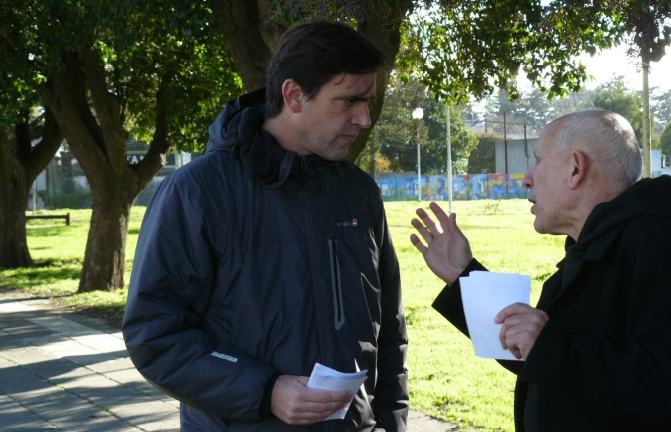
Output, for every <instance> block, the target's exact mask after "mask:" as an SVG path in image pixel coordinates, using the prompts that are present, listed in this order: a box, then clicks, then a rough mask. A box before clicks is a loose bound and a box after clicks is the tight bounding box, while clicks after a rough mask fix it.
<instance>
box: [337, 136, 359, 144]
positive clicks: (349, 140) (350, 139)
mask: <svg viewBox="0 0 671 432" xmlns="http://www.w3.org/2000/svg"><path fill="white" fill-rule="evenodd" d="M356 136H357V134H347V135H340V137H341V138H342V139H344V140H345V141H347V142H349V143H353V142H354V140H355V139H356Z"/></svg>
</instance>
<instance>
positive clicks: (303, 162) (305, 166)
mask: <svg viewBox="0 0 671 432" xmlns="http://www.w3.org/2000/svg"><path fill="white" fill-rule="evenodd" d="M301 171H303V172H308V162H307V161H306V160H305V158H304V157H301Z"/></svg>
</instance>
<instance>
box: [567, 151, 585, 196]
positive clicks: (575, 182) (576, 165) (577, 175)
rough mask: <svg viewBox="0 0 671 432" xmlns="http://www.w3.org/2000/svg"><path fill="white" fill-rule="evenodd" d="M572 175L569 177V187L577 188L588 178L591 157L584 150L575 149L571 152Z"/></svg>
mask: <svg viewBox="0 0 671 432" xmlns="http://www.w3.org/2000/svg"><path fill="white" fill-rule="evenodd" d="M570 162H571V175H570V177H569V187H570V188H571V189H577V188H578V187H579V186H580V185H581V184H582V183H583V182H584V181H585V179H587V171H588V169H589V159H588V158H587V155H586V154H585V153H584V152H581V151H574V152H573V153H572V154H571V161H570Z"/></svg>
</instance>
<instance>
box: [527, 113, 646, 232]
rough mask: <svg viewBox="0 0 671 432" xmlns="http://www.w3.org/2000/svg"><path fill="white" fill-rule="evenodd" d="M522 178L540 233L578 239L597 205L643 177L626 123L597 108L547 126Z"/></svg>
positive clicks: (636, 151)
mask: <svg viewBox="0 0 671 432" xmlns="http://www.w3.org/2000/svg"><path fill="white" fill-rule="evenodd" d="M534 157H535V159H536V163H535V164H534V165H533V166H532V167H530V168H529V171H528V172H527V174H526V175H525V177H524V186H525V187H526V188H527V189H529V201H531V202H532V203H533V204H534V205H533V206H532V207H531V212H532V213H533V214H535V215H536V219H535V221H534V228H536V231H538V232H539V233H544V234H567V235H569V236H571V237H572V238H573V239H577V238H578V236H579V234H580V231H581V230H582V227H583V225H584V223H585V221H586V220H587V217H589V215H590V213H591V212H592V210H593V209H594V207H595V206H596V205H598V204H599V203H602V202H606V201H610V200H611V199H613V198H615V197H616V196H617V195H619V194H620V193H622V192H623V191H624V190H625V189H627V188H628V187H629V186H631V185H632V184H633V183H635V182H636V181H637V180H638V179H639V178H640V176H641V165H642V161H641V153H640V151H639V149H638V143H637V142H636V138H635V136H634V131H633V130H632V128H631V125H630V124H629V122H627V121H626V120H625V119H624V118H623V117H622V116H620V115H618V114H615V113H612V112H608V111H601V110H590V111H580V112H577V113H573V114H569V115H566V116H564V117H561V118H559V119H557V120H555V121H553V122H552V123H550V124H548V125H547V126H546V127H545V128H543V131H542V132H541V136H540V138H539V139H538V142H537V143H536V146H535V148H534Z"/></svg>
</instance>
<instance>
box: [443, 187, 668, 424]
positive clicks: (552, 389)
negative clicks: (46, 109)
mask: <svg viewBox="0 0 671 432" xmlns="http://www.w3.org/2000/svg"><path fill="white" fill-rule="evenodd" d="M482 269H483V267H482V266H481V265H480V264H479V263H478V262H477V261H475V260H474V261H473V262H472V263H471V265H470V266H469V268H468V269H466V271H465V272H464V275H466V274H468V273H469V272H470V271H472V270H482ZM433 306H434V308H435V309H436V310H437V311H438V312H440V313H441V314H442V315H443V316H445V317H446V318H447V319H448V320H450V321H451V322H452V323H453V324H454V325H455V326H456V327H458V328H459V329H460V330H461V331H462V332H464V333H465V334H466V335H468V329H467V327H466V322H465V319H464V314H463V308H462V304H461V293H460V286H459V283H458V281H457V282H456V283H454V284H453V285H452V286H451V287H446V288H445V290H443V292H441V294H440V295H439V296H438V298H436V300H435V302H434V304H433ZM537 307H538V308H539V309H542V310H545V311H546V312H547V314H548V316H549V321H548V322H547V324H546V325H545V327H544V328H543V330H542V331H541V333H540V335H539V337H538V339H537V340H536V342H535V344H534V346H533V348H532V350H531V352H530V353H529V356H528V358H527V359H526V361H525V362H506V361H502V362H501V364H503V365H504V366H505V367H507V368H508V369H510V370H511V371H513V372H515V373H517V375H518V379H517V385H516V389H515V425H516V429H517V431H520V432H521V431H524V430H525V425H524V414H525V412H524V411H525V408H527V407H529V406H530V405H527V404H528V402H531V405H533V406H535V410H536V411H537V413H538V422H537V425H538V428H539V430H540V431H542V432H566V431H571V432H580V431H585V432H599V431H603V432H606V431H608V432H617V431H622V432H624V431H627V432H630V431H646V432H650V431H671V177H668V176H662V177H659V178H656V179H645V180H641V181H639V182H638V183H636V184H635V185H634V186H632V187H631V188H629V189H628V190H626V191H625V192H623V193H622V194H620V195H619V196H618V197H616V198H615V199H613V200H612V201H610V202H607V203H603V204H600V205H598V206H596V207H595V208H594V210H593V211H592V213H591V214H590V216H589V218H588V219H587V221H586V223H585V225H584V227H583V229H582V231H581V233H580V236H579V239H578V241H577V242H574V241H573V240H572V239H571V238H567V242H566V257H565V259H564V260H562V261H561V262H560V263H559V264H558V270H557V272H556V273H555V274H554V275H552V276H551V277H550V278H549V279H548V280H547V281H546V282H545V284H544V285H543V290H542V292H541V297H540V299H539V301H538V305H537ZM529 389H531V390H532V391H533V393H534V394H537V397H536V398H535V400H534V401H527V394H528V391H529Z"/></svg>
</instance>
